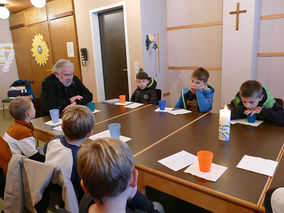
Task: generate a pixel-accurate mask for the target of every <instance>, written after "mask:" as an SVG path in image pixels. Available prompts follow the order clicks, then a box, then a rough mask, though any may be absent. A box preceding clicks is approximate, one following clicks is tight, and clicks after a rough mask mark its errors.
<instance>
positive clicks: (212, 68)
mask: <svg viewBox="0 0 284 213" xmlns="http://www.w3.org/2000/svg"><path fill="white" fill-rule="evenodd" d="M198 67H203V68H204V69H206V70H222V67H218V66H216V67H214V66H168V69H169V70H195V69H197V68H198Z"/></svg>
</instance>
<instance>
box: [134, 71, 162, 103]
mask: <svg viewBox="0 0 284 213" xmlns="http://www.w3.org/2000/svg"><path fill="white" fill-rule="evenodd" d="M136 83H137V89H136V90H135V91H134V93H133V94H132V96H131V101H134V102H138V103H143V104H157V92H156V90H155V88H156V86H157V82H156V81H155V80H154V79H153V78H150V77H148V75H147V73H145V72H139V73H137V75H136Z"/></svg>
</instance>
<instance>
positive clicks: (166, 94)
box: [163, 92, 171, 97]
mask: <svg viewBox="0 0 284 213" xmlns="http://www.w3.org/2000/svg"><path fill="white" fill-rule="evenodd" d="M170 94H171V93H170V92H166V93H164V94H163V97H167V96H169V95H170Z"/></svg>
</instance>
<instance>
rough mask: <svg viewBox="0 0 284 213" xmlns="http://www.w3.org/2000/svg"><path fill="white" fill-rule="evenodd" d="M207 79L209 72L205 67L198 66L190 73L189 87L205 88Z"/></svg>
mask: <svg viewBox="0 0 284 213" xmlns="http://www.w3.org/2000/svg"><path fill="white" fill-rule="evenodd" d="M208 79H209V72H208V71H207V70H206V69H204V68H202V67H199V68H197V69H196V70H194V71H193V73H192V75H191V83H190V88H191V89H192V90H197V89H205V88H206V86H207V84H208Z"/></svg>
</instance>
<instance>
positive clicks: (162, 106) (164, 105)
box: [158, 101, 167, 110]
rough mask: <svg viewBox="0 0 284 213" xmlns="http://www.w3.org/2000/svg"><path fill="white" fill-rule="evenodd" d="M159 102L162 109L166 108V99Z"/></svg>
mask: <svg viewBox="0 0 284 213" xmlns="http://www.w3.org/2000/svg"><path fill="white" fill-rule="evenodd" d="M158 103H159V108H160V110H165V108H166V103H167V102H166V101H159V102H158Z"/></svg>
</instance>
